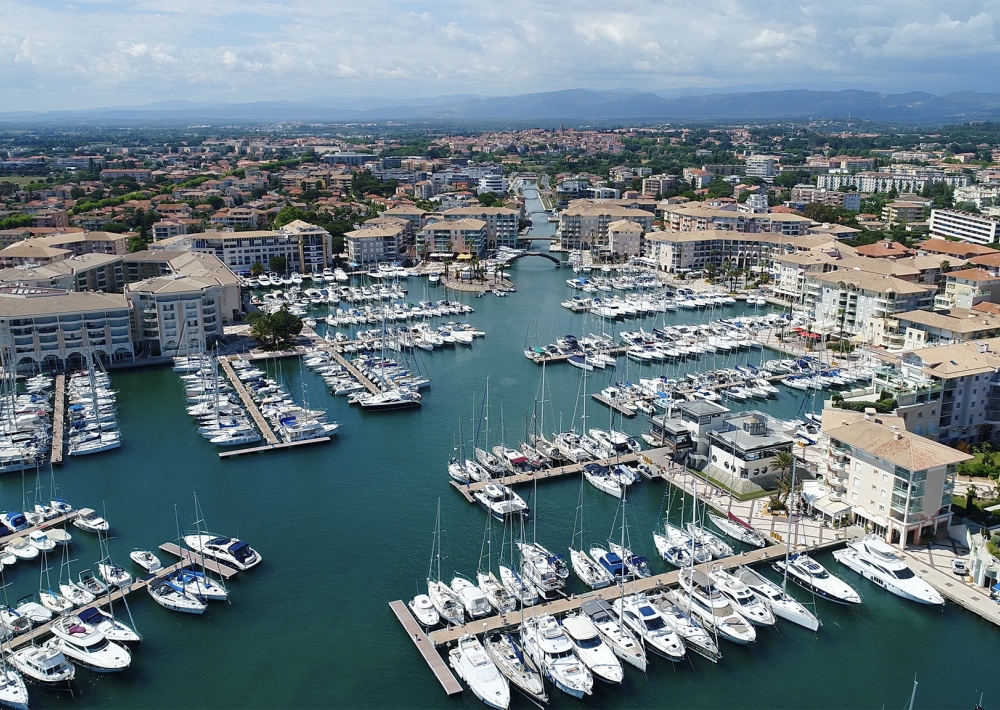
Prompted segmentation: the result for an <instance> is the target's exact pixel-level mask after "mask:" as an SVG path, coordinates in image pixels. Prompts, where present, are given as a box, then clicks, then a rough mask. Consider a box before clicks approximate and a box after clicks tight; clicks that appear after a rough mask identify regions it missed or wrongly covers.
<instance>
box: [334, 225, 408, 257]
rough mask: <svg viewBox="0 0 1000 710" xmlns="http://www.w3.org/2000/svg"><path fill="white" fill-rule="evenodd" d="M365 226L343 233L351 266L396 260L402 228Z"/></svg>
mask: <svg viewBox="0 0 1000 710" xmlns="http://www.w3.org/2000/svg"><path fill="white" fill-rule="evenodd" d="M367 224H368V223H367V222H366V223H365V224H364V225H362V228H361V229H355V230H354V231H351V232H345V233H344V246H345V248H346V249H347V258H348V260H349V261H350V262H351V263H353V264H375V263H379V262H387V261H395V260H396V259H398V258H399V256H400V243H401V242H402V238H403V228H402V227H398V226H397V227H393V226H391V225H386V226H382V225H373V226H367Z"/></svg>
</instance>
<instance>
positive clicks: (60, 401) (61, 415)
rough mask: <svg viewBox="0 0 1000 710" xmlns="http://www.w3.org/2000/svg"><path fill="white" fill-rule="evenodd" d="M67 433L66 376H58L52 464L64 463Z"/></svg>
mask: <svg viewBox="0 0 1000 710" xmlns="http://www.w3.org/2000/svg"><path fill="white" fill-rule="evenodd" d="M65 431H66V375H64V374H60V375H56V401H55V405H54V406H53V407H52V452H51V457H52V463H54V464H56V463H62V462H63V448H64V447H63V434H64V432H65Z"/></svg>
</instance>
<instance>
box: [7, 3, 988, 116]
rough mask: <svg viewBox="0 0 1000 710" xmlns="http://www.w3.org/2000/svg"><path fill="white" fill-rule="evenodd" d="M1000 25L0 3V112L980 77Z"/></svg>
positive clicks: (923, 19)
mask: <svg viewBox="0 0 1000 710" xmlns="http://www.w3.org/2000/svg"><path fill="white" fill-rule="evenodd" d="M998 23H1000V0H985V1H984V0H951V1H950V2H947V3H945V2H925V1H923V0H834V1H832V2H831V0H824V1H823V2H786V1H784V0H772V1H771V2H737V1H736V0H696V1H691V0H669V1H657V0H631V1H629V2H617V3H589V2H587V3H584V2H579V1H577V2H566V1H564V0H548V1H547V2H539V1H538V0H535V1H530V2H529V1H528V0H503V1H502V2H488V1H485V0H434V1H433V2H402V1H393V0H366V1H365V2H357V0H286V1H284V2H265V1H261V0H238V1H237V0H169V1H167V2H165V1H164V0H157V1H156V2H153V1H152V0H75V1H74V2H50V1H45V0H0V111H18V110H59V109H82V108H94V107H104V106H136V105H146V104H150V103H154V102H159V101H174V100H188V101H209V102H219V101H224V102H247V101H268V100H311V101H315V100H317V99H327V100H328V101H327V103H329V104H330V105H338V101H337V100H333V101H329V99H336V98H339V97H392V98H400V99H415V98H421V97H423V98H427V97H432V96H441V95H454V94H472V95H478V96H504V95H513V94H522V93H532V92H539V91H552V90H561V89H572V88H589V89H612V88H632V89H640V90H645V91H659V90H665V89H685V88H694V87H698V88H712V87H740V86H755V87H775V88H814V89H841V88H861V89H872V90H879V91H884V92H889V93H895V92H900V91H915V90H922V91H929V92H931V93H936V94H943V93H947V92H949V91H962V90H971V91H987V92H992V91H1000V72H998V71H997V68H998V51H1000V41H998V36H1000V27H998ZM339 103H340V104H342V105H346V103H344V102H339Z"/></svg>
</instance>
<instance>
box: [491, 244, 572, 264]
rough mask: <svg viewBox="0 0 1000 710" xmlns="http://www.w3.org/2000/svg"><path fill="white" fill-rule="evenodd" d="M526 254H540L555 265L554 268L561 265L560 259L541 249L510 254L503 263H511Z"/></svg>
mask: <svg viewBox="0 0 1000 710" xmlns="http://www.w3.org/2000/svg"><path fill="white" fill-rule="evenodd" d="M546 238H547V237H546ZM526 256H540V257H542V258H543V259H548V260H549V261H551V262H552V263H553V264H555V265H556V268H559V267H560V266H562V261H561V260H560V259H557V258H556V257H554V256H552V255H551V254H546V253H545V252H543V251H526V252H524V253H522V254H517V255H515V256H512V257H511V258H509V259H507V260H506V261H504V263H505V264H512V263H514V262H515V261H517V260H518V259H523V258H524V257H526Z"/></svg>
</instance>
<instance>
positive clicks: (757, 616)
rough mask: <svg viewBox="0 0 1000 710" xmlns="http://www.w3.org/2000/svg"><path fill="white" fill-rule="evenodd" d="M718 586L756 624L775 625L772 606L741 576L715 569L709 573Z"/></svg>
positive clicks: (748, 619) (742, 614)
mask: <svg viewBox="0 0 1000 710" xmlns="http://www.w3.org/2000/svg"><path fill="white" fill-rule="evenodd" d="M708 576H709V579H711V580H712V582H714V583H715V586H716V588H717V589H718V590H719V591H720V592H722V593H723V594H725V595H726V596H727V597H729V599H730V601H732V602H733V604H735V605H736V609H737V611H739V613H740V615H741V616H742V617H743V618H745V619H746V620H747V621H749V622H750V623H751V624H753V625H754V626H774V614H773V613H771V608H770V607H769V606H768V605H767V604H766V603H765V602H764V601H763V600H762V599H761V598H760V597H758V596H757V595H756V594H754V592H753V590H752V589H750V587H748V586H747V585H745V584H744V583H743V582H742V580H740V579H739V577H736V576H734V575H732V574H730V573H729V572H726V571H724V570H721V569H713V570H712V571H710V572H709V574H708Z"/></svg>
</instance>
